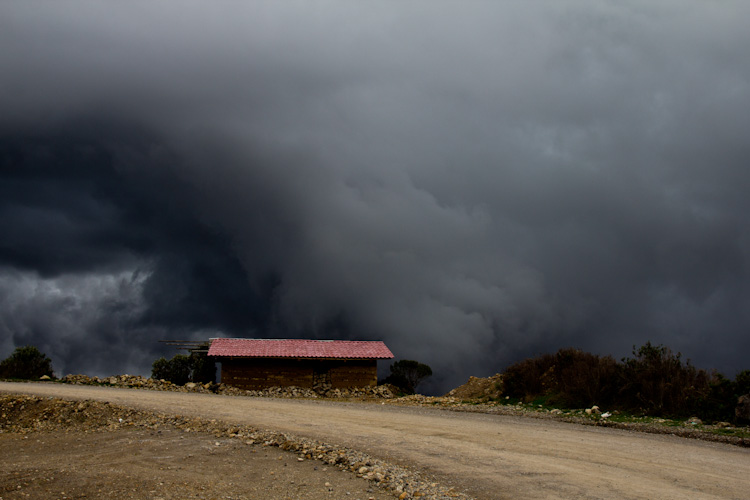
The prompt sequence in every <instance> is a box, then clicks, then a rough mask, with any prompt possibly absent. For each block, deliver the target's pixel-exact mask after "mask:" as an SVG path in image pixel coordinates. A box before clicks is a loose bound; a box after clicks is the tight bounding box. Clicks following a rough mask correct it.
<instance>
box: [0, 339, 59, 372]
mask: <svg viewBox="0 0 750 500" xmlns="http://www.w3.org/2000/svg"><path fill="white" fill-rule="evenodd" d="M45 375H47V376H48V377H53V376H54V375H53V372H52V361H51V360H50V359H49V358H48V357H47V356H46V355H45V354H43V353H41V352H40V351H39V349H37V348H36V347H34V346H31V345H27V346H24V347H16V350H15V351H13V354H11V355H10V356H8V357H7V358H5V359H4V360H3V361H2V363H0V378H19V379H26V380H37V379H39V378H40V377H43V376H45Z"/></svg>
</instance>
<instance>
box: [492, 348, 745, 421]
mask: <svg viewBox="0 0 750 500" xmlns="http://www.w3.org/2000/svg"><path fill="white" fill-rule="evenodd" d="M503 382H504V383H505V392H504V395H506V396H510V397H513V398H516V399H521V400H524V401H527V402H528V401H533V400H537V399H542V398H544V399H546V400H547V401H548V402H549V403H551V404H556V405H560V406H563V407H569V408H571V407H572V408H581V407H590V406H593V405H602V406H607V407H608V408H611V409H619V410H625V411H628V412H633V413H640V414H647V415H652V416H663V417H690V416H699V417H700V418H702V419H703V420H707V421H716V420H725V421H731V420H733V418H734V407H735V405H736V404H737V398H738V397H739V396H740V395H742V394H747V393H749V392H750V371H749V370H745V371H743V372H740V373H739V374H738V375H737V377H736V379H735V381H734V382H732V381H731V380H729V379H727V378H726V377H724V376H723V375H721V374H720V373H717V372H711V373H708V372H706V371H705V370H699V369H697V368H695V367H694V366H692V365H691V364H690V362H683V361H682V359H681V355H680V354H679V353H677V354H674V353H673V352H672V351H671V350H670V349H669V348H668V347H665V346H661V345H653V344H651V343H650V342H647V343H646V344H645V345H643V346H641V347H640V348H637V349H636V347H635V346H633V357H632V358H625V359H623V360H622V362H620V363H618V362H617V361H615V360H614V359H613V358H612V357H611V356H598V355H595V354H590V353H587V352H583V351H581V350H578V349H561V350H560V351H558V352H557V353H556V354H555V355H550V354H544V355H541V356H538V357H536V358H529V359H525V360H523V361H520V362H518V363H515V364H513V365H511V366H509V367H508V368H507V369H506V370H505V372H504V373H503ZM743 391H744V392H743Z"/></svg>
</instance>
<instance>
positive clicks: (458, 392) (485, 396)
mask: <svg viewBox="0 0 750 500" xmlns="http://www.w3.org/2000/svg"><path fill="white" fill-rule="evenodd" d="M502 394H503V376H502V375H501V374H499V373H497V374H495V375H493V376H491V377H487V378H480V377H469V381H468V382H466V383H465V384H464V385H462V386H459V387H456V388H455V389H453V390H452V391H450V392H449V393H448V394H446V395H445V397H449V398H456V399H461V400H469V399H477V400H480V401H487V400H490V399H498V398H499V397H500V396H501V395H502Z"/></svg>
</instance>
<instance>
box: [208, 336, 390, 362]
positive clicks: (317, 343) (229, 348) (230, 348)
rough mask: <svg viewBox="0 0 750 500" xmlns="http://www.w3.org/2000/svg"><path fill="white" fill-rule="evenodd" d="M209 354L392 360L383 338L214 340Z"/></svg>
mask: <svg viewBox="0 0 750 500" xmlns="http://www.w3.org/2000/svg"><path fill="white" fill-rule="evenodd" d="M208 355H209V356H228V357H248V358H340V359H352V358H364V359H391V358H393V353H391V351H390V349H388V347H386V345H385V344H384V343H383V342H380V341H358V340H301V339H293V340H288V339H226V338H221V339H213V340H212V341H211V347H209V349H208Z"/></svg>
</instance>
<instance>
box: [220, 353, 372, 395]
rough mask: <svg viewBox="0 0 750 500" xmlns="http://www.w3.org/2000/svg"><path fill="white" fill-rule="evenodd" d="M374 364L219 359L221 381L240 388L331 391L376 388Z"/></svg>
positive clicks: (368, 360)
mask: <svg viewBox="0 0 750 500" xmlns="http://www.w3.org/2000/svg"><path fill="white" fill-rule="evenodd" d="M377 381H378V376H377V361H376V360H374V359H366V360H310V359H300V360H297V359H257V358H234V359H232V358H224V359H221V382H222V383H224V384H227V385H231V386H234V387H239V388H242V389H250V390H258V389H266V388H268V387H286V386H292V385H293V386H297V387H304V388H308V389H312V388H313V386H314V385H315V384H316V383H318V382H321V383H327V384H331V386H332V387H333V388H336V389H345V388H351V387H366V386H374V385H377Z"/></svg>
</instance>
